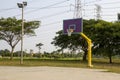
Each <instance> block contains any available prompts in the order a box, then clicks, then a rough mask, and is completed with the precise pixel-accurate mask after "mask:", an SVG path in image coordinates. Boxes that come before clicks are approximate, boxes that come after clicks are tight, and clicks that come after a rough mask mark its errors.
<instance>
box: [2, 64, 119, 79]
mask: <svg viewBox="0 0 120 80" xmlns="http://www.w3.org/2000/svg"><path fill="white" fill-rule="evenodd" d="M0 80H120V74H117V73H110V72H105V70H101V69H84V68H65V67H47V66H44V67H8V66H0Z"/></svg>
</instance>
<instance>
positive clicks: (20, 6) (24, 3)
mask: <svg viewBox="0 0 120 80" xmlns="http://www.w3.org/2000/svg"><path fill="white" fill-rule="evenodd" d="M17 5H18V7H19V8H22V30H21V58H20V64H23V36H24V7H25V6H27V2H23V3H17Z"/></svg>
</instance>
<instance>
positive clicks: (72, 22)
mask: <svg viewBox="0 0 120 80" xmlns="http://www.w3.org/2000/svg"><path fill="white" fill-rule="evenodd" d="M68 29H73V30H74V31H73V32H72V34H79V33H80V32H82V18H77V19H69V20H64V21H63V33H64V34H68V32H67V30H68Z"/></svg>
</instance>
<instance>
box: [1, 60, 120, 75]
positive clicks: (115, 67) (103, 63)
mask: <svg viewBox="0 0 120 80" xmlns="http://www.w3.org/2000/svg"><path fill="white" fill-rule="evenodd" d="M93 65H94V67H93V68H92V69H106V70H108V72H115V73H120V59H114V62H113V63H112V64H109V63H108V60H107V59H97V58H96V59H93ZM0 66H23V67H24V66H25V67H31V66H54V67H75V68H89V67H88V66H87V62H83V61H82V60H80V59H68V58H67V59H37V58H32V59H30V58H28V59H24V64H22V65H21V64H20V59H18V58H17V59H14V60H12V61H11V60H9V59H8V58H3V59H0Z"/></svg>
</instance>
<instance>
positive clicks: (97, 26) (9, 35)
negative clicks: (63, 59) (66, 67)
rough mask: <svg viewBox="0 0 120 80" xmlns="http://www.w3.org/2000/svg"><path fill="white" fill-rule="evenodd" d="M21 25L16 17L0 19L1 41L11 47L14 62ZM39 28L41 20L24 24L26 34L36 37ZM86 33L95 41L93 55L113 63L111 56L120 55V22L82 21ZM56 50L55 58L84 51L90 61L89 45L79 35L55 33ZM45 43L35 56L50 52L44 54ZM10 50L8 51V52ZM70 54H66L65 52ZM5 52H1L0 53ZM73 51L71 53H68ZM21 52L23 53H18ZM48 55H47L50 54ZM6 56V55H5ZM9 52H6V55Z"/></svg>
mask: <svg viewBox="0 0 120 80" xmlns="http://www.w3.org/2000/svg"><path fill="white" fill-rule="evenodd" d="M21 22H22V20H18V19H16V18H15V17H14V18H1V19H0V40H4V41H6V42H7V43H8V45H10V47H11V51H9V53H10V54H9V56H11V59H13V56H14V55H15V54H14V48H15V46H16V45H17V44H18V42H20V40H21ZM39 26H40V22H39V21H29V22H27V21H26V22H25V26H24V35H26V36H34V35H35V29H37V28H38V27H39ZM83 33H84V34H86V35H87V36H88V37H89V38H90V39H91V40H92V43H93V44H92V54H93V55H96V56H106V57H108V58H109V62H110V63H112V56H115V55H120V22H118V21H116V22H108V21H104V20H94V19H90V20H83ZM51 44H53V45H54V46H56V47H57V51H56V54H57V55H55V53H54V55H53V54H52V53H51V54H52V56H54V57H55V56H56V57H57V56H58V55H60V56H63V54H64V55H65V54H68V55H76V54H79V53H80V50H82V51H83V53H84V54H83V56H82V57H83V60H84V61H85V60H87V49H88V48H87V45H88V44H87V42H86V41H85V39H84V38H82V36H80V34H72V35H71V37H69V36H68V35H64V34H63V31H62V30H60V31H58V32H56V36H55V37H54V39H53V41H52V42H51ZM42 45H43V44H42V43H38V44H36V47H38V49H39V53H38V54H33V56H39V57H42V56H46V54H47V53H44V55H43V54H41V52H40V50H41V46H42ZM5 51H8V50H5ZM66 51H67V52H66ZM0 52H2V51H0ZM68 52H70V53H68ZM19 53H20V52H19ZM51 54H47V56H48V55H49V56H50V55H51ZM2 55H3V54H2ZM5 55H6V52H4V56H5Z"/></svg>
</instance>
